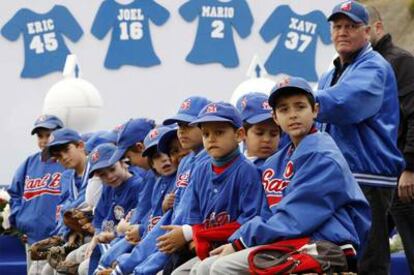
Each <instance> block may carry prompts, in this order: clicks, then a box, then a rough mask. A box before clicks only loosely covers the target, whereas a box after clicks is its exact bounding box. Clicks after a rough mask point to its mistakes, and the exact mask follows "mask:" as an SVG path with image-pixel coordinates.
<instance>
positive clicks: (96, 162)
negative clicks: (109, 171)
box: [89, 143, 120, 175]
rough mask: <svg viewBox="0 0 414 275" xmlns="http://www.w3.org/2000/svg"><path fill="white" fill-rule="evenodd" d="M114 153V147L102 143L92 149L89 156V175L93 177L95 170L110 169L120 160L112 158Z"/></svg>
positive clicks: (113, 145)
mask: <svg viewBox="0 0 414 275" xmlns="http://www.w3.org/2000/svg"><path fill="white" fill-rule="evenodd" d="M115 152H116V146H115V144H112V143H102V144H99V145H98V146H97V147H96V148H95V149H93V150H92V152H91V153H90V154H89V163H90V164H91V168H90V169H89V175H93V173H94V172H95V171H96V170H99V169H102V168H107V167H111V166H112V165H114V164H115V163H116V162H117V161H119V160H120V158H118V159H117V158H114V155H115Z"/></svg>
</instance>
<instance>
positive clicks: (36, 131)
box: [33, 126, 62, 135]
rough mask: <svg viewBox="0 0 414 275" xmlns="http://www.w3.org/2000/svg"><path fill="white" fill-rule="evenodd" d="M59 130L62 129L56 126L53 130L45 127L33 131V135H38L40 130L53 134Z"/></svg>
mask: <svg viewBox="0 0 414 275" xmlns="http://www.w3.org/2000/svg"><path fill="white" fill-rule="evenodd" d="M61 128H62V127H60V126H57V127H56V128H53V129H49V128H46V127H37V128H36V129H35V130H33V134H36V135H38V134H39V131H40V130H46V131H50V132H53V131H55V130H58V129H61Z"/></svg>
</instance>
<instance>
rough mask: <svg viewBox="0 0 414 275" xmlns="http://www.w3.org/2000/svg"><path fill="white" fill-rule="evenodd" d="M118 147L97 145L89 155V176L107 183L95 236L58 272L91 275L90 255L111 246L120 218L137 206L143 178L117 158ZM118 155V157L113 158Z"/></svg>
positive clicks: (96, 216) (96, 215) (98, 208)
mask: <svg viewBox="0 0 414 275" xmlns="http://www.w3.org/2000/svg"><path fill="white" fill-rule="evenodd" d="M115 153H116V146H115V145H113V144H110V143H104V144H100V145H98V146H97V147H96V148H95V149H94V150H93V151H92V152H91V153H90V155H89V159H90V165H91V168H90V170H89V175H90V176H92V175H95V176H97V177H99V178H100V179H101V180H102V182H103V183H104V186H103V190H102V195H101V197H100V199H99V202H98V205H97V206H96V208H95V211H94V217H93V227H94V229H95V234H94V236H93V238H92V240H91V242H89V243H87V244H84V245H83V246H81V247H80V248H78V249H77V250H75V251H72V252H71V253H69V255H68V256H67V257H66V259H65V261H64V262H62V263H61V264H59V265H58V267H57V268H56V270H57V271H58V272H69V271H76V269H77V265H79V264H80V263H81V264H80V266H79V269H78V273H79V274H88V266H89V256H90V254H91V253H92V251H93V250H94V249H95V247H96V246H97V245H98V244H105V243H109V242H110V241H111V240H113V239H114V238H115V235H116V232H115V228H116V226H117V224H118V223H119V222H120V221H121V219H123V218H125V216H126V214H127V213H128V212H129V211H130V210H131V209H132V208H133V207H135V205H136V204H137V199H138V195H137V194H139V192H140V190H141V189H142V179H141V177H140V176H139V175H134V174H133V173H131V172H130V171H129V170H128V166H127V165H126V164H125V163H124V162H123V161H122V160H121V159H120V156H119V155H118V157H116V156H115ZM114 156H115V157H114Z"/></svg>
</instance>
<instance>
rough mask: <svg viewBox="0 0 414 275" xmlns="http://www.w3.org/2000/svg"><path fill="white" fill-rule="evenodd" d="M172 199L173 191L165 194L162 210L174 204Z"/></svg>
mask: <svg viewBox="0 0 414 275" xmlns="http://www.w3.org/2000/svg"><path fill="white" fill-rule="evenodd" d="M174 201H175V193H169V194H167V195H166V196H165V198H164V200H163V201H162V212H163V213H165V212H167V211H168V210H169V209H172V208H173V206H174Z"/></svg>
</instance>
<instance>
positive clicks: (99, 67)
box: [0, 0, 339, 185]
mask: <svg viewBox="0 0 414 275" xmlns="http://www.w3.org/2000/svg"><path fill="white" fill-rule="evenodd" d="M247 1H248V3H249V6H250V9H251V11H252V13H253V16H254V20H255V21H254V25H253V29H252V33H251V35H250V36H248V37H247V38H246V39H240V38H239V37H238V36H237V34H235V43H236V47H237V50H238V54H239V58H240V65H239V67H237V68H234V69H225V68H224V67H223V66H222V65H220V64H211V65H201V66H196V65H193V64H190V63H187V62H186V61H185V57H186V55H187V54H188V52H189V51H190V49H191V47H192V45H193V41H194V37H195V31H196V27H197V22H196V21H194V22H192V23H187V22H185V21H184V20H183V19H182V18H181V16H180V15H179V14H178V8H179V7H180V6H181V5H182V4H183V3H185V2H186V0H157V2H158V3H159V4H161V5H163V6H164V7H166V8H167V9H168V10H169V12H170V19H169V20H168V21H167V23H166V24H165V25H163V26H161V27H157V26H155V25H151V26H150V28H151V35H152V40H153V44H154V49H155V51H156V53H157V54H158V56H159V58H160V59H161V62H162V64H161V65H160V66H155V67H152V68H137V67H131V66H123V67H121V69H119V70H115V71H110V70H106V69H105V68H104V66H103V62H104V58H105V55H106V52H107V48H108V45H109V41H110V34H108V35H107V36H106V37H105V39H104V40H102V41H101V40H97V39H96V38H94V37H93V36H92V35H91V34H90V28H91V25H92V22H93V19H94V17H95V14H96V12H97V10H98V7H99V6H100V4H101V3H102V0H56V1H52V0H36V1H33V0H1V1H0V10H1V18H0V26H3V25H4V24H5V23H6V22H7V21H8V20H9V19H10V18H11V17H12V16H13V15H14V14H15V12H16V11H18V10H19V9H21V8H24V7H25V8H29V9H31V10H33V11H36V12H47V11H49V10H50V9H51V7H52V6H53V5H54V4H62V5H64V6H66V7H67V8H68V9H69V10H70V11H71V13H72V14H73V15H74V17H75V18H76V20H77V21H78V22H79V24H80V25H81V27H82V29H83V31H84V35H83V37H82V38H81V39H80V40H79V41H78V42H77V43H72V42H71V41H69V40H66V44H67V45H68V47H69V49H70V50H71V51H72V52H73V53H74V54H76V55H77V56H78V59H79V62H80V65H81V70H82V72H81V73H82V76H83V78H84V79H86V80H88V81H90V82H92V83H93V84H94V85H95V86H96V87H97V88H98V90H99V91H100V93H101V95H102V98H103V100H104V107H103V112H102V115H101V117H100V120H99V122H98V123H97V125H96V127H95V129H91V130H99V129H111V128H112V127H114V126H115V125H118V124H120V123H122V122H124V121H125V120H127V119H129V118H131V117H142V116H146V117H150V118H153V119H155V120H156V121H157V122H158V123H160V122H161V121H162V120H163V119H164V118H166V117H168V116H170V115H172V114H174V113H175V112H176V110H177V109H178V105H179V103H180V102H181V101H182V100H183V99H184V98H185V97H188V96H191V95H204V96H206V97H208V98H210V99H211V100H213V101H217V100H229V99H230V96H231V94H232V92H233V90H234V89H235V88H236V87H237V86H238V84H239V83H241V82H242V81H245V80H246V79H247V76H246V71H247V69H248V67H249V65H250V62H251V60H252V58H253V56H254V54H258V55H259V57H260V59H261V60H262V61H265V60H266V58H267V57H268V55H269V54H270V52H271V51H272V50H273V48H274V46H275V44H276V41H272V42H270V43H265V42H264V41H263V40H262V39H261V37H260V35H259V29H260V27H261V26H262V25H263V23H264V22H265V20H266V19H267V18H268V16H269V15H270V14H271V13H272V12H273V10H274V9H275V7H276V6H278V5H280V4H286V3H288V4H290V6H291V7H292V9H293V10H294V11H295V12H296V13H299V14H305V13H307V12H309V11H311V10H314V9H320V10H322V11H323V12H324V13H325V14H326V15H328V14H329V12H330V11H331V10H332V7H333V6H334V5H335V4H336V3H338V2H339V1H338V0H335V1H326V0H291V1H287V0H285V1H282V0H247ZM119 2H121V3H122V2H130V0H122V1H121V0H119ZM333 54H334V50H333V48H332V46H325V45H323V44H322V43H318V49H317V55H316V57H317V71H318V73H319V75H320V74H321V73H322V72H323V71H325V70H326V69H327V67H328V66H329V64H330V61H331V58H332V56H333ZM23 62H24V54H23V41H22V37H20V38H19V40H17V41H15V42H10V41H8V40H6V39H5V38H4V37H0V79H1V83H2V88H1V90H0V93H1V94H2V96H1V101H0V125H1V126H0V129H1V130H0V131H1V142H0V152H1V153H2V158H1V160H0V185H2V184H3V185H7V184H9V182H10V181H11V178H12V176H13V173H14V170H15V169H16V168H17V166H18V165H19V163H21V162H22V161H23V160H24V159H25V157H26V156H27V155H28V154H31V153H34V152H36V150H37V146H36V139H35V137H32V136H30V129H31V128H32V124H33V121H34V120H35V118H36V117H37V116H38V115H39V114H40V112H41V111H42V105H43V99H44V96H45V95H46V93H47V91H48V89H49V88H50V87H51V86H52V85H53V84H54V83H56V82H57V81H59V80H61V79H62V76H61V74H60V73H53V74H49V75H47V76H44V77H42V78H38V79H22V78H20V76H19V75H20V71H21V69H22V67H23ZM270 78H273V77H270Z"/></svg>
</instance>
